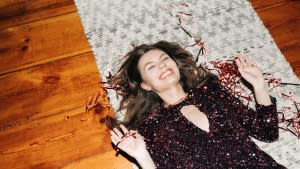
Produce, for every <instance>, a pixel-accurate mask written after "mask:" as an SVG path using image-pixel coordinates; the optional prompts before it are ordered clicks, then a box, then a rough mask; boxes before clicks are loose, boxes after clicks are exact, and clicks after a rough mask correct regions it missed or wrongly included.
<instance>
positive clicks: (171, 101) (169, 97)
mask: <svg viewBox="0 0 300 169" xmlns="http://www.w3.org/2000/svg"><path fill="white" fill-rule="evenodd" d="M158 95H159V97H160V98H161V99H162V100H163V101H164V104H165V105H175V104H177V103H179V102H181V101H182V100H183V99H184V98H185V97H186V93H185V92H184V90H183V88H182V86H181V85H180V84H179V83H178V84H176V85H174V86H171V87H169V88H168V89H166V90H164V91H162V92H160V93H158Z"/></svg>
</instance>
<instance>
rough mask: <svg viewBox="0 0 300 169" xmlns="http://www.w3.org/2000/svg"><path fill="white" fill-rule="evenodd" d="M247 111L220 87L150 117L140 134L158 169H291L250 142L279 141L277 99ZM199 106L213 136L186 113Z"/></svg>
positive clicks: (209, 87)
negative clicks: (189, 118)
mask: <svg viewBox="0 0 300 169" xmlns="http://www.w3.org/2000/svg"><path fill="white" fill-rule="evenodd" d="M271 100H272V104H271V105H269V106H263V105H259V104H256V111H255V110H253V109H250V108H247V107H246V106H244V104H243V103H242V102H241V101H240V100H239V99H237V98H235V97H233V96H231V95H230V94H229V93H228V92H226V89H223V88H222V87H220V85H219V83H217V82H210V83H209V84H205V85H203V86H202V87H200V88H196V89H191V90H189V91H188V96H187V97H186V98H185V100H183V101H181V102H180V103H179V104H177V105H174V106H171V107H167V108H165V107H163V106H160V107H159V108H157V109H156V110H155V111H153V112H152V113H150V114H148V115H146V116H145V118H144V120H143V121H142V123H141V125H140V127H139V128H138V131H139V132H140V133H141V135H142V136H144V138H145V142H146V145H147V149H148V151H149V153H150V155H151V157H152V159H153V161H154V163H155V164H156V167H157V168H158V169H175V168H182V169H200V168H207V169H210V168H214V169H229V168H234V169H241V168H251V169H252V168H253V169H262V168H270V169H271V168H272V169H279V168H285V167H284V166H282V165H280V164H278V163H277V162H276V161H275V160H274V159H272V157H270V156H269V155H268V154H266V153H265V152H263V151H262V150H260V149H259V147H258V146H257V145H256V144H255V143H254V142H253V141H251V139H250V136H252V137H254V138H256V139H258V140H261V141H265V142H272V141H275V140H277V139H278V116H277V111H276V99H275V98H273V97H271ZM185 105H194V106H196V107H197V108H198V109H199V110H200V111H201V112H203V113H205V115H206V116H207V118H208V121H209V131H204V130H202V129H200V128H199V127H197V126H196V125H194V124H193V123H192V122H191V121H189V120H188V119H187V118H186V117H185V116H184V115H183V114H182V113H181V112H180V110H181V108H182V107H183V106H185Z"/></svg>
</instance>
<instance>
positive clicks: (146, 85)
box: [141, 82, 152, 91]
mask: <svg viewBox="0 0 300 169" xmlns="http://www.w3.org/2000/svg"><path fill="white" fill-rule="evenodd" d="M141 87H142V89H144V90H147V91H150V90H151V89H152V88H151V86H149V85H148V84H147V83H145V82H142V83H141Z"/></svg>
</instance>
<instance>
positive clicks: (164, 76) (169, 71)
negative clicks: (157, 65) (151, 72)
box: [159, 69, 173, 80]
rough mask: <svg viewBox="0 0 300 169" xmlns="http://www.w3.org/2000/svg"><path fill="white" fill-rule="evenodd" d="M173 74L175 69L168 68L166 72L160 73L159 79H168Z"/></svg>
mask: <svg viewBox="0 0 300 169" xmlns="http://www.w3.org/2000/svg"><path fill="white" fill-rule="evenodd" d="M171 74H173V71H172V70H170V69H168V70H166V71H165V72H163V73H161V74H160V75H159V80H164V79H166V78H167V77H168V76H170V75H171Z"/></svg>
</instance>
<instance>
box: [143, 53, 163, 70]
mask: <svg viewBox="0 0 300 169" xmlns="http://www.w3.org/2000/svg"><path fill="white" fill-rule="evenodd" d="M164 55H166V53H162V54H161V55H160V56H159V59H160V58H161V57H162V56H164ZM152 62H153V61H149V62H147V63H146V64H145V66H144V69H145V68H146V66H147V65H149V64H151V63H152Z"/></svg>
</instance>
